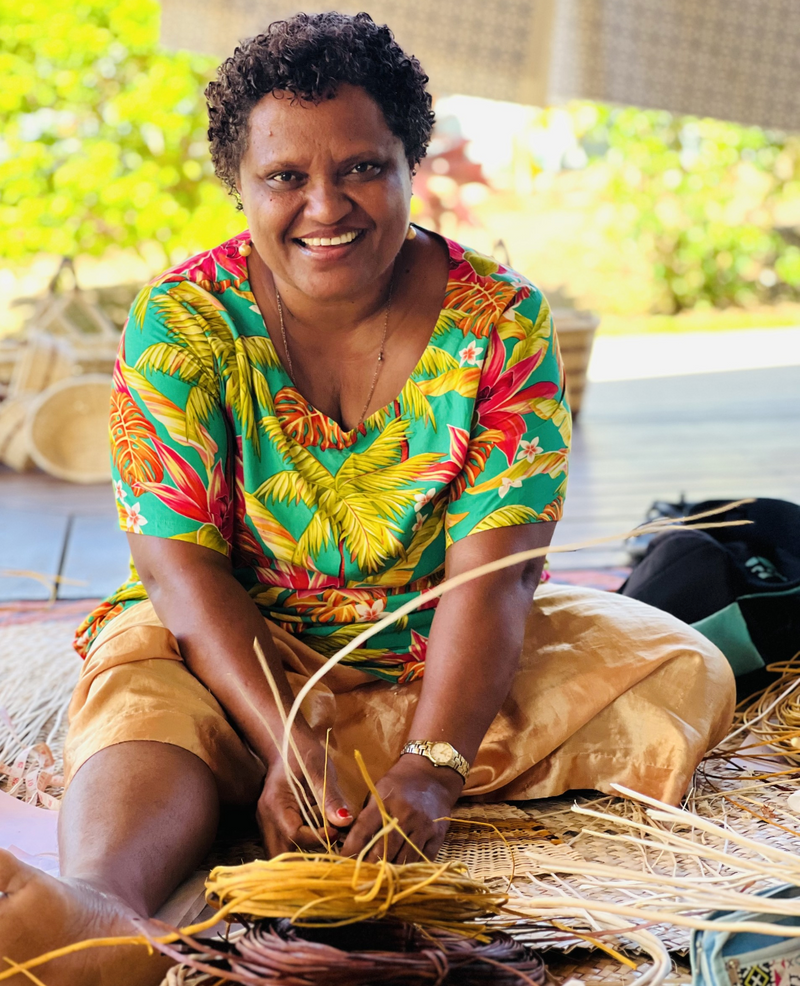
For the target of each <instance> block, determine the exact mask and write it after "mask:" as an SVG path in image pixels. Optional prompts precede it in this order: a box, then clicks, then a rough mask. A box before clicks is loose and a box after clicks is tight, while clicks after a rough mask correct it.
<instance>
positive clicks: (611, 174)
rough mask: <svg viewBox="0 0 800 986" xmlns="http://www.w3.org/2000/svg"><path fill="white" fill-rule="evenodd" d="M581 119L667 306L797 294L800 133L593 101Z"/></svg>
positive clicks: (587, 144) (625, 231) (624, 225)
mask: <svg viewBox="0 0 800 986" xmlns="http://www.w3.org/2000/svg"><path fill="white" fill-rule="evenodd" d="M574 119H575V121H576V123H577V124H578V127H579V129H580V130H581V131H582V133H581V138H582V144H583V147H584V149H585V150H586V152H587V154H588V155H589V157H590V159H591V163H590V165H589V166H590V167H602V168H606V169H607V171H608V183H607V192H608V194H609V196H610V198H611V201H612V202H613V203H614V205H615V207H616V210H617V215H618V217H619V222H618V224H617V227H616V229H617V235H618V236H620V237H629V236H633V237H634V238H635V239H636V241H637V243H638V245H639V246H640V248H641V249H643V250H645V251H647V253H648V255H649V256H650V257H651V259H652V262H653V266H654V273H655V276H656V278H657V280H658V281H659V283H660V287H661V289H662V290H661V293H662V302H661V304H662V307H663V309H664V310H666V311H668V312H678V311H681V310H682V309H685V308H691V307H694V306H696V305H714V306H717V307H726V306H728V305H749V304H753V303H756V302H763V301H774V300H777V299H778V298H797V297H800V245H799V244H798V242H797V233H796V232H795V231H794V230H793V229H792V228H791V224H789V226H788V227H787V228H782V220H781V217H782V216H785V215H787V214H791V213H794V214H795V215H796V214H797V203H799V202H800V137H798V136H796V135H795V136H790V135H786V134H780V133H774V132H770V131H766V130H761V129H759V128H757V127H744V126H739V125H737V124H733V123H726V122H723V121H720V120H711V119H697V118H694V117H679V116H673V115H672V114H670V113H666V112H662V111H655V110H638V109H630V108H624V109H620V108H611V107H609V106H603V105H596V104H594V105H588V106H587V105H585V104H584V105H582V106H577V107H575V113H574ZM792 205H793V209H791V211H790V207H791V206H792ZM795 221H796V219H795Z"/></svg>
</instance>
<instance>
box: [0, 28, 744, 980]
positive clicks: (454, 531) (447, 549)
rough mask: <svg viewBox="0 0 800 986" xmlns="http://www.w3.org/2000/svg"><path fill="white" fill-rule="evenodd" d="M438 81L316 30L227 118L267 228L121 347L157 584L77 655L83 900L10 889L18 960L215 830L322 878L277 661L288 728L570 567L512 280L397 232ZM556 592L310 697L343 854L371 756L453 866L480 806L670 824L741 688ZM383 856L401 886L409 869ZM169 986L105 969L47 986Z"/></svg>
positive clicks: (137, 553)
mask: <svg viewBox="0 0 800 986" xmlns="http://www.w3.org/2000/svg"><path fill="white" fill-rule="evenodd" d="M426 82H427V79H426V77H425V76H424V75H423V73H422V71H421V69H420V66H419V64H418V63H417V62H416V61H415V60H414V59H412V58H409V57H408V56H406V55H405V54H404V53H403V52H402V51H401V49H400V48H399V47H398V46H397V45H396V43H395V42H394V41H393V39H392V37H391V34H390V33H389V31H388V29H386V28H381V27H377V26H376V25H375V24H373V22H372V21H371V20H370V19H369V17H368V16H367V15H365V14H360V15H358V16H357V17H355V18H351V17H347V16H343V15H339V14H325V15H319V16H313V17H308V16H305V15H298V16H296V17H295V18H293V19H292V20H290V21H287V22H281V23H276V24H273V25H272V26H271V27H270V29H269V31H268V32H267V34H265V35H262V36H260V37H258V38H255V39H254V40H253V41H250V42H248V43H246V44H244V45H242V47H240V48H238V49H237V51H236V52H235V54H234V55H233V57H232V58H230V59H228V61H227V62H225V64H224V65H223V66H222V68H221V69H220V72H219V78H218V81H216V82H214V83H212V84H211V85H210V86H209V87H208V90H207V96H208V100H209V112H210V121H211V126H210V130H209V135H210V139H211V150H212V156H213V159H214V163H215V166H216V170H217V173H218V175H219V176H220V177H221V178H222V180H223V181H225V182H226V183H227V184H228V186H229V187H230V188H231V189H232V190H233V191H234V192H235V194H236V195H237V197H238V198H239V199H240V201H241V204H242V207H243V209H244V212H245V215H246V217H247V221H248V227H249V229H248V232H245V233H243V234H241V235H240V236H238V237H236V238H235V239H234V240H231V241H230V242H228V243H226V244H223V245H222V246H221V247H218V248H217V249H216V250H212V251H211V252H210V253H208V254H204V255H202V256H200V257H195V258H192V259H191V260H189V261H187V262H186V263H185V264H182V265H180V267H178V268H176V269H174V270H172V271H169V272H167V273H166V274H164V275H162V276H161V277H159V278H158V279H157V280H156V281H155V282H154V283H152V284H151V285H149V286H148V287H147V288H146V289H145V291H143V292H142V294H141V295H140V296H139V298H138V300H137V302H136V303H135V305H134V308H133V310H132V313H131V318H130V320H129V323H128V325H127V328H126V330H125V335H124V339H123V342H122V344H121V347H120V355H119V360H118V364H117V368H116V373H115V388H114V394H113V401H112V415H111V434H112V448H113V457H114V464H115V469H116V473H117V480H116V484H115V488H116V497H117V504H118V507H119V512H120V521H121V524H122V527H123V529H125V530H127V531H128V532H129V541H130V545H131V551H132V555H133V560H134V563H135V568H136V572H137V573H138V574H135V573H134V575H133V577H132V579H131V581H130V582H128V583H127V584H126V585H125V586H123V587H122V589H120V590H119V592H117V593H116V595H115V596H114V597H112V598H111V599H110V600H108V601H107V602H106V603H105V604H104V605H103V606H101V607H100V608H99V609H98V610H97V611H96V612H95V613H94V614H92V616H91V617H90V618H89V620H87V622H86V623H85V624H84V626H83V627H82V628H81V632H80V636H79V646H80V649H81V650H82V651H83V653H84V654H85V656H86V662H85V665H84V669H83V675H82V678H81V681H80V684H79V685H78V688H77V690H76V693H75V697H74V699H73V702H72V706H71V710H70V732H69V737H68V741H67V750H66V762H67V774H68V790H67V793H66V796H65V798H64V803H63V808H62V811H61V819H60V833H61V859H62V872H63V874H64V879H63V880H62V882H60V883H56V882H55V881H52V880H48V879H47V878H45V877H42V876H35V875H33V874H32V871H30V870H28V869H26V868H25V867H23V866H22V865H21V864H18V863H16V862H15V861H12V860H11V859H9V858H5V857H4V859H3V863H2V867H3V868H0V877H2V878H3V881H4V882H2V883H0V886H2V887H4V888H5V889H6V890H7V892H8V897H7V898H6V899H5V900H4V901H3V902H2V907H3V909H4V911H5V913H6V915H7V918H6V920H4V921H2V922H0V946H2V951H0V954H2V955H9V956H11V957H12V958H15V959H17V960H18V959H20V958H22V957H25V956H27V955H31V954H36V953H37V952H38V951H41V950H44V948H45V947H53V946H55V945H59V944H62V943H64V942H67V941H73V940H75V939H76V938H81V937H86V936H87V935H91V934H108V933H111V932H114V933H117V932H120V931H124V930H126V929H128V928H129V927H130V926H131V924H132V922H133V921H134V920H135V919H136V918H137V917H146V916H148V915H151V914H153V913H154V911H155V910H156V909H157V908H158V907H159V906H160V905H161V904H162V902H163V901H164V900H165V899H166V898H167V896H168V895H169V894H170V893H171V891H172V890H173V889H174V888H175V886H176V885H177V884H178V883H179V882H180V880H181V879H182V878H183V877H184V876H185V875H186V874H187V873H188V872H190V871H191V870H192V869H193V867H195V866H196V865H197V863H198V862H199V861H200V860H201V859H202V857H203V855H204V853H205V852H206V851H207V849H208V847H209V845H210V843H211V841H212V840H213V838H214V834H215V831H216V827H217V819H218V812H219V805H220V803H221V802H225V803H234V804H243V805H247V804H253V805H255V806H256V808H255V811H256V814H257V818H258V821H259V824H260V826H261V830H262V833H263V838H264V843H265V848H266V851H267V852H268V853H270V854H274V853H277V852H280V851H282V850H285V849H289V848H290V847H292V846H293V845H295V844H296V845H298V846H301V847H303V848H309V849H313V848H314V847H315V846H316V845H318V844H319V835H320V832H314V831H312V830H310V829H309V828H308V827H307V826H305V825H304V824H303V822H302V819H301V817H300V815H299V812H298V809H297V806H296V804H295V801H294V798H293V796H292V793H291V790H290V788H289V786H288V784H287V778H286V769H285V766H284V764H283V763H282V761H281V758H280V756H279V753H278V749H277V744H276V737H279V736H280V732H281V720H280V715H279V712H278V709H277V705H276V699H275V698H274V697H273V693H272V692H271V690H270V686H269V684H268V682H267V681H266V680H265V676H264V674H263V673H262V671H261V669H260V666H259V664H258V661H257V658H256V656H255V654H254V648H253V641H254V640H257V641H258V643H259V644H260V646H261V649H262V650H263V653H264V655H265V657H266V661H267V663H268V664H269V666H270V669H271V672H272V675H273V676H274V678H275V680H276V681H277V684H278V689H279V692H280V698H281V701H282V702H283V703H284V705H287V706H288V705H289V704H290V702H291V699H292V694H293V692H296V691H297V689H298V687H299V686H300V684H301V683H302V682H303V681H304V680H306V679H307V677H308V676H309V674H311V673H312V672H313V671H314V670H315V669H316V668H318V667H319V666H320V664H321V662H322V661H323V660H324V659H325V658H327V657H328V656H330V655H331V654H333V653H335V652H336V651H337V650H338V649H339V648H341V647H342V646H343V645H344V644H345V643H347V642H348V641H350V640H352V639H353V637H354V636H356V635H357V634H358V633H359V632H360V631H361V630H362V629H364V628H365V626H368V625H369V624H370V623H374V622H375V621H376V620H378V619H379V618H380V617H381V616H383V615H385V614H386V613H389V612H391V611H392V610H395V609H397V607H398V606H399V605H400V604H402V603H403V602H406V601H407V600H409V599H412V598H414V597H415V596H418V595H419V594H420V593H421V592H422V591H423V590H424V589H426V588H428V587H430V586H432V585H435V584H436V583H438V582H439V581H440V580H441V579H442V578H443V577H444V576H445V575H446V576H448V577H449V576H453V575H457V574H459V573H461V572H465V571H468V570H469V569H471V568H473V567H475V566H476V565H479V564H481V563H483V562H486V561H489V560H492V559H496V558H500V557H503V556H505V555H507V554H509V553H511V552H515V551H521V550H524V549H528V548H534V547H541V546H546V545H547V544H548V543H549V541H550V538H551V536H552V532H553V527H554V525H555V522H556V520H557V519H558V518H559V516H560V514H561V507H562V502H563V496H564V490H565V483H566V468H567V449H568V444H569V434H570V418H569V411H568V408H567V405H566V402H565V397H564V387H563V376H562V371H561V367H560V362H559V358H558V350H557V344H556V341H555V338H554V336H553V331H552V326H551V320H550V316H549V312H548V309H547V305H546V303H545V301H544V299H543V298H542V296H541V294H540V293H539V292H538V291H537V289H536V288H534V287H533V286H532V285H531V284H530V283H529V282H528V281H526V280H525V279H524V278H522V277H520V276H519V275H518V274H516V273H515V272H513V271H511V270H507V269H505V268H503V267H501V266H499V265H498V264H497V263H495V262H494V261H493V260H490V259H489V258H486V257H482V256H480V255H477V254H475V253H472V252H470V251H468V250H465V249H464V248H462V247H460V246H458V245H457V244H455V243H451V242H447V241H445V240H443V239H442V238H440V237H438V236H436V235H434V234H432V233H429V232H426V231H424V230H422V229H418V228H416V227H413V226H410V225H409V219H408V217H409V204H410V198H411V186H412V176H413V169H414V167H415V165H416V164H417V163H418V162H419V160H420V159H421V158H422V157H423V156H424V154H425V148H426V145H427V143H428V140H429V137H430V132H431V126H432V120H433V114H432V113H431V110H430V97H429V96H428V94H427V92H426V91H425V83H426ZM540 577H541V562H539V561H537V562H533V563H530V564H527V565H518V566H517V567H515V568H509V569H505V570H504V571H502V572H499V573H497V574H495V575H493V576H487V577H484V578H482V579H480V580H477V581H473V582H471V583H469V584H467V585H465V586H463V587H461V588H459V589H457V590H455V591H453V592H451V593H449V594H447V595H445V596H444V597H443V598H442V599H441V601H440V602H439V604H438V606H436V607H435V608H433V607H430V606H426V607H424V608H421V609H419V610H417V611H415V612H414V613H412V614H411V615H410V616H409V617H407V618H404V619H403V620H401V621H399V622H398V623H397V624H395V625H394V626H392V627H391V628H389V629H385V630H382V631H381V632H380V633H379V634H377V635H376V636H374V637H373V638H372V639H371V640H369V642H368V644H367V646H365V647H363V648H361V649H358V650H356V651H354V652H353V653H352V654H350V655H349V656H348V657H347V658H346V659H345V661H343V662H342V664H341V665H339V666H338V667H337V668H336V669H335V670H334V671H332V672H331V673H330V674H329V676H328V677H327V678H326V679H325V681H324V682H323V683H322V684H320V685H319V686H318V687H317V688H316V689H315V690H314V691H313V692H312V694H311V696H310V697H309V700H308V701H307V702H306V703H305V704H304V707H303V712H304V717H303V718H301V719H300V720H298V724H297V730H296V738H297V742H298V745H299V749H300V751H301V754H302V758H303V760H304V761H305V763H306V765H307V767H308V769H309V772H310V775H311V778H312V782H313V784H312V786H313V787H314V788H316V789H317V791H320V790H321V789H322V780H323V775H324V773H325V769H326V768H325V759H326V752H325V749H326V742H329V747H330V759H331V763H330V767H329V769H328V779H327V800H326V804H325V806H324V808H325V820H324V821H323V820H322V819H320V825H321V826H323V825H325V826H326V827H327V829H328V833H329V835H331V836H332V837H334V838H339V839H340V840H341V841H342V842H343V845H342V851H343V852H344V853H347V854H350V853H357V852H359V851H360V850H361V849H362V848H364V847H365V846H367V845H368V843H369V842H370V840H371V838H372V836H373V835H374V833H375V832H376V831H377V829H378V828H379V827H380V818H379V813H378V811H377V808H376V806H375V804H374V802H373V801H367V803H366V805H365V807H363V808H362V804H363V803H364V795H365V793H366V791H365V787H364V785H363V782H362V781H361V778H360V777H359V775H358V772H357V770H356V767H355V763H354V758H353V750H354V749H355V748H358V749H360V750H361V752H362V753H363V755H364V757H365V759H366V763H367V766H368V768H369V770H370V772H371V774H372V776H373V777H374V778H375V780H376V781H378V788H379V790H380V792H381V794H382V796H383V798H384V800H385V802H386V805H387V808H388V810H389V811H390V812H391V813H392V814H393V815H395V816H396V817H397V818H398V819H399V821H400V824H401V826H402V828H403V830H404V831H405V832H406V833H408V835H409V836H410V837H411V838H412V839H413V841H414V842H415V843H416V844H417V845H418V846H420V847H422V848H423V849H424V852H425V853H426V854H427V855H428V856H431V857H433V856H435V854H436V852H437V851H438V849H439V847H440V845H441V843H442V840H443V838H444V835H445V831H446V827H447V823H446V821H442V819H443V818H445V817H446V816H448V815H450V814H451V812H452V809H453V806H454V804H455V802H456V800H457V798H458V797H460V796H461V795H462V794H468V795H472V796H480V797H483V798H486V799H492V798H493V799H496V800H500V799H506V798H510V799H514V798H516V799H521V798H530V797H541V796H547V795H553V794H558V793H561V792H562V791H564V790H567V789H569V788H571V787H578V788H586V787H595V788H599V789H601V790H609V785H610V784H611V783H612V782H614V781H620V782H622V783H627V784H630V785H631V786H633V787H636V788H638V789H640V790H643V791H646V792H648V793H649V794H653V795H656V796H658V797H663V798H666V799H668V800H671V801H675V800H677V799H678V798H679V797H680V795H681V794H682V792H683V789H684V788H685V786H686V784H687V783H688V780H689V778H690V776H691V772H692V770H693V768H694V767H695V765H696V763H697V761H698V760H699V758H700V757H701V756H702V755H703V753H704V752H705V750H706V748H707V746H708V745H710V744H713V743H715V742H716V741H718V740H719V739H720V738H721V737H722V735H723V734H724V731H725V729H726V727H727V725H728V724H729V721H730V717H731V709H732V702H733V688H732V679H731V675H730V672H729V671H728V669H727V665H726V664H725V662H724V659H723V658H722V656H721V655H720V654H719V652H718V651H716V649H715V648H714V647H713V646H712V645H710V644H709V643H708V642H707V641H705V640H704V638H702V637H700V636H698V635H697V634H695V633H694V632H693V631H691V630H690V629H689V628H687V627H685V626H683V625H682V624H680V623H678V622H677V621H675V620H674V619H672V618H671V617H668V616H666V615H665V614H662V613H659V612H657V611H654V610H650V609H648V608H647V607H645V606H642V605H640V604H637V603H635V602H634V601H632V600H627V599H623V598H619V597H613V596H611V595H608V594H602V593H593V592H589V591H587V590H577V589H569V588H566V587H548V586H544V587H542V588H541V589H539V591H538V593H537V603H536V606H535V607H534V608H533V611H532V613H531V600H532V597H533V592H534V589H535V587H536V586H537V585H538V583H539V580H540ZM423 671H424V675H423ZM409 741H410V743H411V745H410V748H407V747H406V746H405V744H406V743H407V742H409ZM378 851H379V847H377V846H376V847H374V848H372V849H371V850H370V852H369V858H375V857H376V856H377V853H378ZM388 854H389V857H390V858H392V859H394V860H397V861H404V860H407V859H409V858H411V857H410V851H409V849H408V847H407V845H406V844H405V843H403V842H402V840H401V839H400V838H399V837H397V838H390V840H389V846H388ZM31 915H33V916H34V917H31ZM42 915H44V916H45V917H44V919H43V917H42ZM26 922H27V923H26ZM34 925H35V928H36V929H37V930H34ZM40 928H46V929H47V930H46V933H45V932H44V931H40V930H38V929H40ZM15 936H16V937H15ZM162 970H163V963H162V962H161V960H158V959H155V960H154V959H150V958H149V957H147V956H146V955H145V954H143V950H139V951H135V950H131V949H127V950H103V951H102V952H93V953H86V954H84V955H82V956H81V957H80V959H64V960H58V961H54V962H53V963H52V970H51V969H50V968H47V967H46V972H47V974H48V975H47V977H46V978H47V981H48V983H50V984H52V986H55V984H57V983H59V982H70V983H76V982H87V983H88V982H96V981H101V980H102V981H103V982H112V981H113V982H126V983H128V982H130V983H137V984H138V983H150V982H157V981H158V978H159V976H160V973H161V971H162ZM43 974H44V973H43ZM81 977H82V978H81Z"/></svg>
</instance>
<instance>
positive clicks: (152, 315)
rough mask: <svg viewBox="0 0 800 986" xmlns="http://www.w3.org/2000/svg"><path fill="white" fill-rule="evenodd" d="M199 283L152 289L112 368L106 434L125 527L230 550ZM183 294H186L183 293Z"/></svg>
mask: <svg viewBox="0 0 800 986" xmlns="http://www.w3.org/2000/svg"><path fill="white" fill-rule="evenodd" d="M199 290H201V289H199V288H198V287H197V286H196V285H190V284H188V283H185V284H184V285H181V284H180V283H178V284H175V283H174V282H173V283H168V284H166V285H162V286H160V287H155V288H146V289H145V290H144V291H143V292H142V293H141V294H140V296H139V297H138V298H137V300H136V301H135V302H134V305H133V308H132V309H131V314H130V317H129V318H128V321H127V323H126V325H125V329H124V332H123V336H122V340H121V342H120V348H119V353H118V356H117V362H116V365H115V368H114V386H113V389H112V394H111V416H110V422H109V432H110V439H111V459H112V473H113V479H114V493H115V497H116V502H117V511H118V514H119V521H120V527H121V528H122V530H123V531H126V532H128V533H134V534H149V535H154V536H156V537H162V538H174V539H178V540H181V541H191V542H195V543H197V544H201V545H203V546H204V547H207V548H212V549H214V550H215V551H219V552H222V553H223V554H229V552H230V543H231V538H232V528H233V512H232V496H231V489H230V483H231V478H230V474H231V470H230V468H229V462H228V455H229V447H228V445H229V443H228V429H227V425H226V419H225V414H224V411H223V407H222V402H221V388H220V384H219V379H218V375H217V372H216V370H215V360H214V354H213V351H212V348H211V343H210V340H209V338H208V335H207V333H206V332H205V327H204V325H203V320H202V318H201V317H199V316H198V315H197V314H196V312H195V311H193V310H192V308H191V306H190V305H189V304H188V300H189V299H188V295H190V294H191V293H192V292H196V291H199ZM184 295H186V297H184Z"/></svg>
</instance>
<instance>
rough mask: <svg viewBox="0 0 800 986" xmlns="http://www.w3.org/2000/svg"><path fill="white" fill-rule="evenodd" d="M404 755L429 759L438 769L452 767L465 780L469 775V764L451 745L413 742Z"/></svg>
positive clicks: (426, 741)
mask: <svg viewBox="0 0 800 986" xmlns="http://www.w3.org/2000/svg"><path fill="white" fill-rule="evenodd" d="M404 753H416V754H418V755H419V756H421V757H427V758H428V760H430V762H431V763H432V764H434V765H435V766H436V767H452V768H453V770H455V771H456V773H458V774H461V777H462V778H463V779H464V780H466V779H467V775H468V774H469V762H468V761H467V760H466V759H465V758H464V757H462V756H461V754H460V753H459V752H458V750H456V749H455V747H453V746H451V745H450V743H444V742H441V741H434V740H411V742H409V743H406V745H405V746H404V747H403V752H402V753H401V754H400V756H402V755H403V754H404Z"/></svg>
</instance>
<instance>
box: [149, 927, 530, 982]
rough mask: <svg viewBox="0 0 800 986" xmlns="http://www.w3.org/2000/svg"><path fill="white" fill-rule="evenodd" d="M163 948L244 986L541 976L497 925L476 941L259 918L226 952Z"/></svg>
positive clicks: (194, 945)
mask: <svg viewBox="0 0 800 986" xmlns="http://www.w3.org/2000/svg"><path fill="white" fill-rule="evenodd" d="M164 950H165V951H167V952H168V954H171V955H173V956H174V957H175V958H176V959H177V958H180V959H181V961H182V962H183V964H184V965H185V966H188V967H190V968H194V969H198V970H200V971H203V972H214V973H215V974H217V975H218V976H220V978H224V979H225V980H226V981H227V982H233V983H241V984H243V986H262V984H263V986H372V984H376V983H390V984H391V983H394V984H398V983H402V984H403V986H459V984H464V986H465V984H470V986H481V984H484V983H485V984H486V986H490V984H491V986H520V984H522V983H526V984H528V986H542V984H543V983H544V982H545V979H546V969H545V965H544V962H543V961H542V959H541V957H540V956H539V955H538V954H537V953H536V952H534V951H532V950H531V949H530V948H528V947H527V946H525V945H523V944H521V943H520V942H517V941H515V940H514V939H513V938H511V937H510V936H509V935H507V934H505V933H503V932H495V933H493V934H492V935H491V940H490V941H489V942H486V943H481V942H476V941H473V940H472V939H467V938H461V937H458V936H455V935H451V934H445V933H437V932H433V933H428V932H425V933H423V932H422V931H420V929H418V928H416V927H414V926H413V925H408V924H400V923H396V922H391V921H364V922H360V923H359V924H354V925H347V926H345V927H343V928H295V927H294V926H293V925H292V924H291V923H290V922H289V921H285V920H281V921H262V922H259V923H258V924H257V925H255V926H254V927H253V928H251V929H250V930H249V931H248V932H247V933H246V934H245V935H244V936H242V937H241V938H239V939H238V940H237V941H236V943H235V945H233V946H231V950H230V951H229V952H221V951H219V950H217V949H214V948H211V947H208V946H204V945H202V944H199V943H196V942H192V943H191V951H192V954H191V955H181V956H179V955H178V954H177V953H176V952H175V951H173V950H171V949H164Z"/></svg>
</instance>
